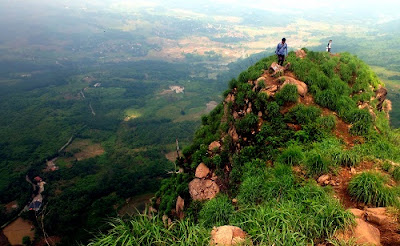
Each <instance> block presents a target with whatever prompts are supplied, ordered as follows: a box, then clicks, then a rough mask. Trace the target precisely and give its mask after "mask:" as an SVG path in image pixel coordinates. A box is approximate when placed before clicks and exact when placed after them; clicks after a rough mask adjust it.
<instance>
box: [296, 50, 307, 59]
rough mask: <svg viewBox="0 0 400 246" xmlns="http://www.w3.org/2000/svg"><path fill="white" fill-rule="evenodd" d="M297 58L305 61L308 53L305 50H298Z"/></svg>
mask: <svg viewBox="0 0 400 246" xmlns="http://www.w3.org/2000/svg"><path fill="white" fill-rule="evenodd" d="M296 56H297V57H298V58H301V59H303V58H305V57H306V56H307V53H306V52H305V51H304V50H301V49H300V50H297V51H296Z"/></svg>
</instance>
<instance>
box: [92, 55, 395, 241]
mask: <svg viewBox="0 0 400 246" xmlns="http://www.w3.org/2000/svg"><path fill="white" fill-rule="evenodd" d="M274 60H275V57H274V56H271V57H267V58H264V59H262V60H260V61H259V62H257V63H256V64H255V65H253V66H251V67H250V68H249V69H248V70H247V71H244V72H242V73H241V74H240V75H239V77H238V79H233V80H231V81H230V83H229V90H227V91H226V92H225V93H224V98H225V99H224V101H223V102H222V103H221V104H219V105H218V106H217V108H216V109H214V110H213V111H212V112H211V113H210V114H209V115H207V116H204V117H203V118H202V126H201V127H200V129H199V130H198V131H197V132H196V134H195V137H194V140H193V144H192V145H191V146H188V147H187V148H185V149H184V150H183V155H184V156H183V157H181V158H179V159H178V160H177V165H178V166H179V167H180V171H179V172H178V173H177V174H174V175H173V176H172V177H171V178H169V179H167V180H164V183H163V186H162V187H161V189H160V191H159V192H158V193H157V194H156V199H154V207H155V208H156V209H157V210H158V215H154V214H153V215H152V216H150V217H148V216H147V215H139V216H137V217H134V218H130V219H129V220H128V221H123V220H116V221H114V223H113V228H112V229H111V230H110V231H109V232H108V233H107V234H102V235H100V236H99V238H97V239H95V240H93V241H92V243H91V245H111V244H112V243H113V245H132V244H140V245H207V244H208V243H209V242H210V236H209V235H210V231H211V230H212V228H213V227H214V226H223V225H234V226H237V227H240V228H241V229H243V230H244V232H243V233H239V234H240V236H238V238H240V237H241V238H245V239H240V242H242V243H243V244H253V245H272V244H274V245H309V244H312V243H315V244H318V243H322V244H327V243H328V242H334V243H340V242H342V241H345V242H353V241H355V240H353V239H349V238H351V237H357V236H359V235H356V234H354V235H353V234H350V235H347V237H343V236H342V237H340V236H338V235H339V234H338V233H337V231H338V230H341V229H343V230H344V232H346V233H347V232H349V230H348V229H349V228H350V226H356V227H355V228H356V230H355V231H356V232H357V228H359V227H360V226H365V227H367V228H371V231H375V232H376V231H377V233H379V230H380V231H381V234H382V235H381V236H379V235H378V236H377V235H372V236H375V240H378V241H379V240H380V241H382V243H383V244H384V245H393V243H400V239H399V238H398V237H397V236H396V234H397V233H396V229H393V228H396V227H397V226H398V224H397V222H396V221H394V220H389V219H388V218H389V217H387V213H386V212H385V214H384V215H382V216H385V219H387V221H388V223H386V225H390V226H391V227H390V226H389V227H384V226H383V225H380V224H379V223H378V224H377V225H376V226H374V225H372V224H370V223H368V222H365V221H364V220H363V219H364V217H365V216H366V213H364V212H360V213H359V214H357V213H355V212H354V210H346V209H347V208H364V206H369V207H375V206H384V207H386V206H394V207H398V206H399V205H398V204H399V202H398V192H397V190H398V188H397V183H396V180H400V175H398V174H397V173H400V169H399V168H398V167H397V164H396V162H399V161H400V148H399V147H398V146H399V143H400V134H399V132H398V130H393V129H391V128H390V125H389V123H388V116H389V114H388V110H389V104H390V102H388V101H387V100H385V96H386V93H385V92H386V90H385V89H384V87H383V85H382V84H381V82H380V81H379V79H378V78H377V76H376V75H375V74H374V73H373V72H372V71H371V70H370V68H369V67H368V66H367V65H366V64H365V63H364V62H362V61H360V60H359V59H358V58H356V57H354V56H352V55H350V54H348V53H342V54H338V55H330V54H328V53H325V52H312V51H308V50H307V49H303V50H301V51H298V52H296V53H294V52H291V53H290V54H289V56H288V59H287V62H286V63H285V67H280V66H277V65H276V64H275V63H273V62H274ZM369 169H373V171H370V170H369ZM385 170H386V171H385ZM397 176H399V177H397ZM151 210H154V209H151ZM351 211H353V212H351ZM360 211H361V210H360ZM369 214H373V213H369ZM162 215H163V216H162ZM161 216H162V217H161ZM355 216H358V217H357V218H355ZM368 216H370V215H368ZM177 218H181V219H182V218H184V219H182V220H177V221H175V220H174V222H173V221H171V219H177ZM385 221H386V220H385ZM389 221H390V222H389ZM363 223H365V224H363ZM377 228H379V230H378V229H377ZM227 230H228V229H227V228H226V227H221V229H215V230H213V232H212V233H211V234H212V235H213V238H214V239H213V240H217V239H215V237H218V235H219V234H220V233H221V231H227ZM229 230H230V229H229ZM229 230H228V231H229ZM234 230H236V229H232V232H231V234H229V233H228V234H229V235H230V236H228V238H230V240H231V241H229V240H227V241H223V244H225V245H227V244H229V243H228V241H229V242H230V243H231V242H233V241H234V240H232V239H234V238H235V232H233V231H234ZM238 230H239V229H238ZM361 231H365V230H361ZM127 232H129V233H127ZM232 233H233V234H232ZM346 233H344V234H346ZM239 234H238V233H236V235H239ZM347 234H348V233H347ZM375 234H376V233H375ZM216 235H217V236H216ZM367 237H368V236H366V238H367ZM238 238H236V239H235V240H239V239H238ZM125 240H126V241H125ZM357 240H358V241H357ZM357 240H356V241H357V242H360V241H359V240H360V239H357ZM127 242H129V243H127ZM214 242H216V241H214ZM236 242H237V241H236ZM368 242H372V241H368ZM220 244H221V241H220ZM220 244H218V245H220Z"/></svg>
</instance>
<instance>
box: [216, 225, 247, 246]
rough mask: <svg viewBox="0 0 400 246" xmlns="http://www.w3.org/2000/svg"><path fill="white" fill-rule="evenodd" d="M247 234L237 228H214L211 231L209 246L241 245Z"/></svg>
mask: <svg viewBox="0 0 400 246" xmlns="http://www.w3.org/2000/svg"><path fill="white" fill-rule="evenodd" d="M246 236H247V234H246V233H245V232H244V231H243V230H242V229H240V228H239V227H237V226H228V225H226V226H220V227H214V228H213V230H212V231H211V241H210V245H218V246H221V245H223V246H229V245H243V244H244V242H245V239H246Z"/></svg>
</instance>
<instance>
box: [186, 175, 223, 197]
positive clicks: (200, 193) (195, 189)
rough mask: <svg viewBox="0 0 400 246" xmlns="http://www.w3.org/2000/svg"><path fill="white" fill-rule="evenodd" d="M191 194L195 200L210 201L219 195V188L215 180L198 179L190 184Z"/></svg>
mask: <svg viewBox="0 0 400 246" xmlns="http://www.w3.org/2000/svg"><path fill="white" fill-rule="evenodd" d="M189 193H190V196H191V198H192V199H193V200H199V201H202V200H210V199H213V198H214V197H215V196H216V195H217V194H218V193H219V186H218V184H217V182H215V181H214V180H211V179H198V178H196V179H193V180H192V181H191V182H190V183H189Z"/></svg>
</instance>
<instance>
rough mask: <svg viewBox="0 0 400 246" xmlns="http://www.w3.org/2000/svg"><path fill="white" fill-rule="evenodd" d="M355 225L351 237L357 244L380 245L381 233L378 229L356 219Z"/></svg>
mask: <svg viewBox="0 0 400 246" xmlns="http://www.w3.org/2000/svg"><path fill="white" fill-rule="evenodd" d="M356 223H357V226H356V227H355V228H354V232H353V233H354V234H353V237H354V238H355V239H356V242H357V243H358V244H367V245H381V233H380V232H379V229H378V228H376V227H375V226H373V225H371V224H369V223H367V222H365V221H364V220H362V219H360V218H356Z"/></svg>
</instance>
